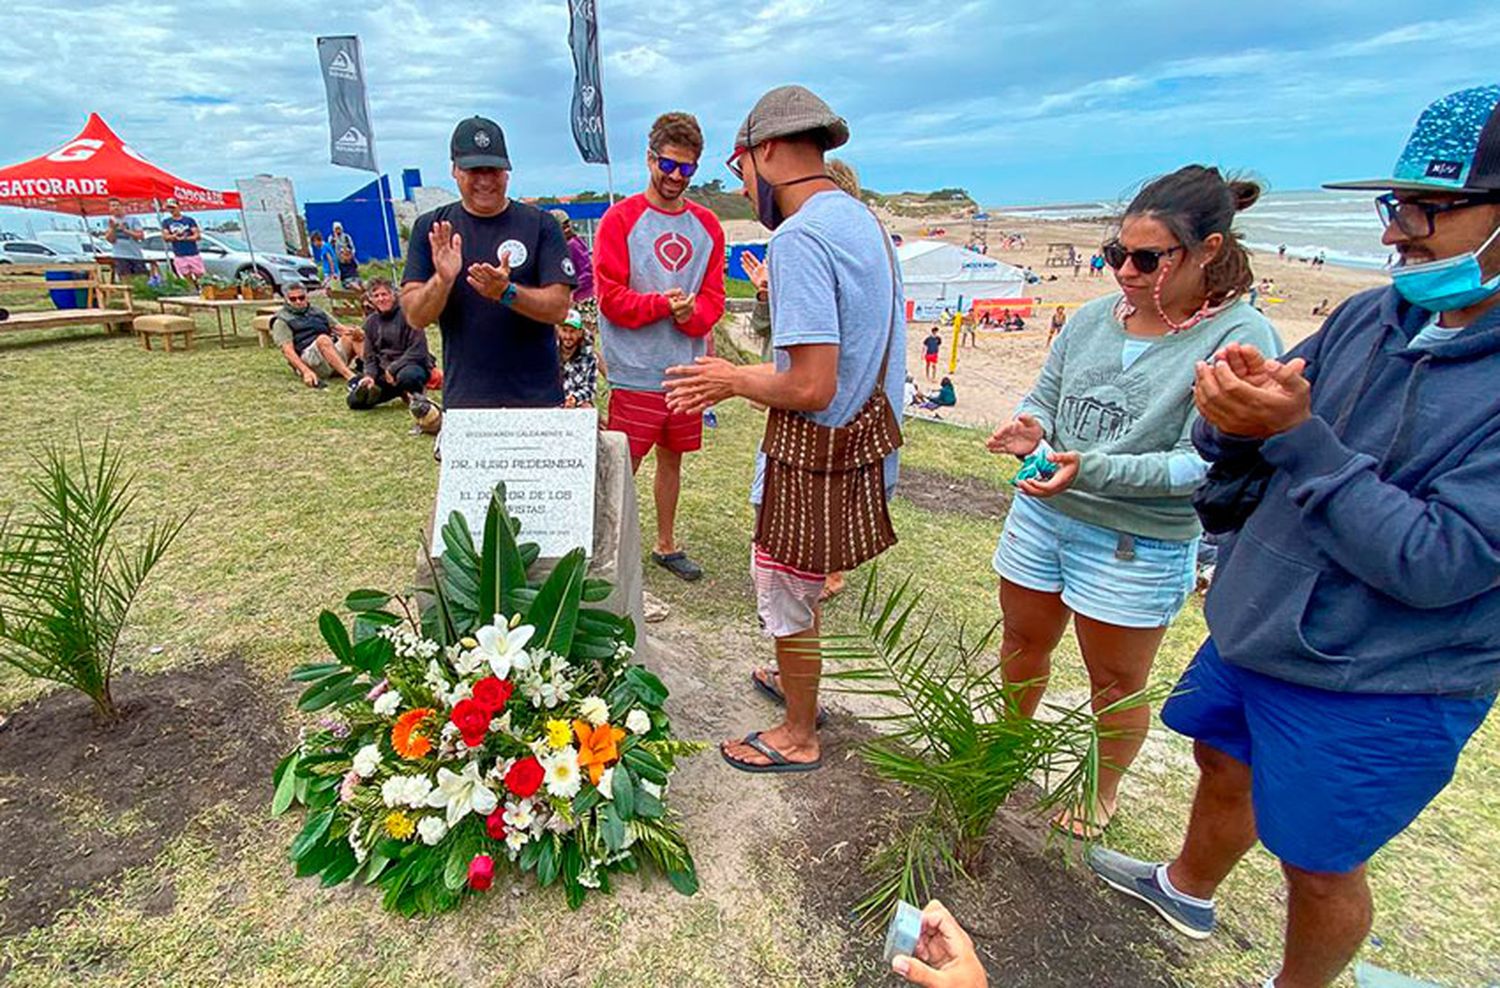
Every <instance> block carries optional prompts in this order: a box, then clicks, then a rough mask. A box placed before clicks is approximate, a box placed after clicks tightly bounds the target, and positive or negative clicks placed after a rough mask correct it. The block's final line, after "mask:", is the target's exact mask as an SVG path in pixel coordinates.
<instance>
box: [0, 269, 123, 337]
mask: <svg viewBox="0 0 1500 988" xmlns="http://www.w3.org/2000/svg"><path fill="white" fill-rule="evenodd" d="M55 271H66V272H69V273H71V274H73V275H74V276H75V280H72V281H48V280H46V276H47V274H48V273H49V272H55ZM0 286H3V287H23V288H34V289H36V290H37V291H38V292H39V293H40V292H46V291H81V292H85V293H87V297H86V298H85V300H84V302H85V305H84V307H83V308H81V309H37V310H23V311H20V312H17V311H15V310H14V309H12V310H11V313H10V318H8V319H6V320H5V321H4V322H0V332H6V333H17V332H22V331H24V330H30V329H62V328H64V327H68V326H101V325H102V326H104V327H105V328H106V329H109V330H115V329H120V328H129V325H130V322H131V320H132V319H134V318H135V311H134V308H133V306H134V300H133V299H132V298H131V296H130V286H129V285H124V284H120V285H116V284H110V283H108V282H105V281H103V280H102V279H101V278H100V276H99V271H98V268H97V267H95V266H94V265H92V264H60V265H31V264H0ZM116 299H120V300H122V301H116Z"/></svg>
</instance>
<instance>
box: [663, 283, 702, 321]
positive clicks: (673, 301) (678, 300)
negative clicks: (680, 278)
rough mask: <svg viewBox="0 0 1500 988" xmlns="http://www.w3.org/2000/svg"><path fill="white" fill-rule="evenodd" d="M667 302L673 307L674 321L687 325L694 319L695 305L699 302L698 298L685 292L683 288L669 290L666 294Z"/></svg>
mask: <svg viewBox="0 0 1500 988" xmlns="http://www.w3.org/2000/svg"><path fill="white" fill-rule="evenodd" d="M666 295H667V302H668V303H669V304H670V305H671V306H672V320H673V321H674V322H677V323H679V324H680V323H685V322H687V321H688V320H689V319H691V318H692V317H693V305H694V304H695V303H696V302H697V301H698V296H697V295H695V294H691V293H686V292H684V291H683V290H682V289H681V288H669V289H667V292H666Z"/></svg>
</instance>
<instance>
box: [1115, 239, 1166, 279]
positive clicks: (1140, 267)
mask: <svg viewBox="0 0 1500 988" xmlns="http://www.w3.org/2000/svg"><path fill="white" fill-rule="evenodd" d="M1179 250H1182V247H1180V246H1178V247H1168V248H1167V249H1166V250H1153V249H1151V248H1150V247H1141V248H1138V249H1136V250H1126V249H1125V245H1124V244H1122V243H1120V242H1119V241H1118V240H1111V241H1110V242H1109V243H1107V244H1105V245H1104V263H1105V264H1108V265H1109V266H1110V267H1111V268H1114V269H1115V270H1116V271H1118V270H1120V269H1121V268H1123V267H1124V266H1125V261H1126V259H1127V258H1128V259H1129V260H1130V263H1131V264H1134V265H1135V269H1136V270H1137V271H1139V272H1140V273H1141V274H1150V273H1151V272H1153V271H1155V270H1156V268H1157V266H1158V265H1160V264H1161V259H1162V258H1164V257H1171V256H1172V255H1173V254H1175V253H1177V252H1178V251H1179Z"/></svg>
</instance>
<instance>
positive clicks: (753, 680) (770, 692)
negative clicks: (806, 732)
mask: <svg viewBox="0 0 1500 988" xmlns="http://www.w3.org/2000/svg"><path fill="white" fill-rule="evenodd" d="M769 671H770V670H768V669H764V668H762V669H757V670H755V672H769ZM755 672H752V673H751V674H750V685H751V686H754V687H755V688H756V689H758V690H760V691H761V692H762V693H764V694H765V695H766V696H768V697H770V698H771V699H772V700H775V701H776V702H777V703H779V704H781V705H782V706H783V707H784V706H786V694H785V693H783V692H781V688H780V687H779V686H772V685H771V684H770V683H768V682H766V681H765V680H764V679H761V678H760V677H759V676H757V675H756V674H755ZM816 723H817V726H819V727H822V726H823V725H824V724H826V723H828V711H827V709H825V708H824V706H823V705H822V704H821V703H820V704H818V719H817V722H816Z"/></svg>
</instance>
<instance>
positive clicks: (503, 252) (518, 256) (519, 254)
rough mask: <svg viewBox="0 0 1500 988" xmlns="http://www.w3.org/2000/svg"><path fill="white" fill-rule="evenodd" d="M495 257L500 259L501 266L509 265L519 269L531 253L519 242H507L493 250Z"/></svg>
mask: <svg viewBox="0 0 1500 988" xmlns="http://www.w3.org/2000/svg"><path fill="white" fill-rule="evenodd" d="M495 256H496V257H498V258H499V259H500V263H501V264H506V263H509V264H510V266H511V267H513V268H519V267H521V266H522V265H524V264H525V263H526V261H527V259H528V258H530V257H531V253H530V252H529V251H528V250H527V249H526V245H525V244H523V243H521V241H519V240H507V241H506V242H505V243H503V244H501V245H500V246H499V247H498V248H497V249H496V250H495ZM507 258H509V261H507Z"/></svg>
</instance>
